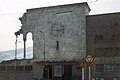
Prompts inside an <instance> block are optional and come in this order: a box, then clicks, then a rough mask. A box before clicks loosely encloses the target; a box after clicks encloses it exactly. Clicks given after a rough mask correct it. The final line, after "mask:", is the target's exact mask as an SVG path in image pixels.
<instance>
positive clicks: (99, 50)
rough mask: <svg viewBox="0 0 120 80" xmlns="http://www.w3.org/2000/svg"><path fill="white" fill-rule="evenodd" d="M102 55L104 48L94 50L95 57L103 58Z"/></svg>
mask: <svg viewBox="0 0 120 80" xmlns="http://www.w3.org/2000/svg"><path fill="white" fill-rule="evenodd" d="M104 54H105V49H104V48H97V49H95V57H104Z"/></svg>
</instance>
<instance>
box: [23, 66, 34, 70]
mask: <svg viewBox="0 0 120 80" xmlns="http://www.w3.org/2000/svg"><path fill="white" fill-rule="evenodd" d="M32 68H33V67H32V66H31V65H29V66H25V71H31V70H32Z"/></svg>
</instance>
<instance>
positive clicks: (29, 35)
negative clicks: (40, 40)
mask: <svg viewBox="0 0 120 80" xmlns="http://www.w3.org/2000/svg"><path fill="white" fill-rule="evenodd" d="M32 58H33V39H32V33H31V32H28V33H27V34H26V59H32Z"/></svg>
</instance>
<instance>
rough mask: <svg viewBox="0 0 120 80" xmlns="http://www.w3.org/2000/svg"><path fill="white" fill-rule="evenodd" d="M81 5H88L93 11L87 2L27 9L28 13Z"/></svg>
mask: <svg viewBox="0 0 120 80" xmlns="http://www.w3.org/2000/svg"><path fill="white" fill-rule="evenodd" d="M79 4H83V5H84V4H86V5H87V6H88V9H89V11H91V9H90V7H89V5H88V3H87V2H82V3H73V4H63V5H55V6H46V7H40V8H32V9H27V12H28V11H32V10H37V9H47V8H55V7H60V6H64V7H65V6H71V5H79Z"/></svg>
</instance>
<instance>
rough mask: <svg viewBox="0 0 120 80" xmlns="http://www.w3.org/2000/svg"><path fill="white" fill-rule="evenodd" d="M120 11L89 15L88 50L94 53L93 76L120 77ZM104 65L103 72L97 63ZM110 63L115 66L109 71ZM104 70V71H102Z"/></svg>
mask: <svg viewBox="0 0 120 80" xmlns="http://www.w3.org/2000/svg"><path fill="white" fill-rule="evenodd" d="M119 21H120V13H110V14H101V15H92V16H88V17H87V37H86V40H87V45H86V46H87V52H90V53H93V54H94V58H95V59H94V62H93V64H92V66H91V67H92V73H91V74H92V77H93V78H104V79H105V78H111V79H112V78H118V77H119V76H120V73H119V72H118V71H119V70H118V68H117V67H118V66H117V64H120V23H119ZM97 64H102V65H104V66H103V68H101V72H99V71H97V70H96V65H97ZM108 64H111V65H112V67H113V68H114V69H113V71H112V68H111V69H110V70H111V71H107V66H106V65H108ZM102 70H103V72H102Z"/></svg>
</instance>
